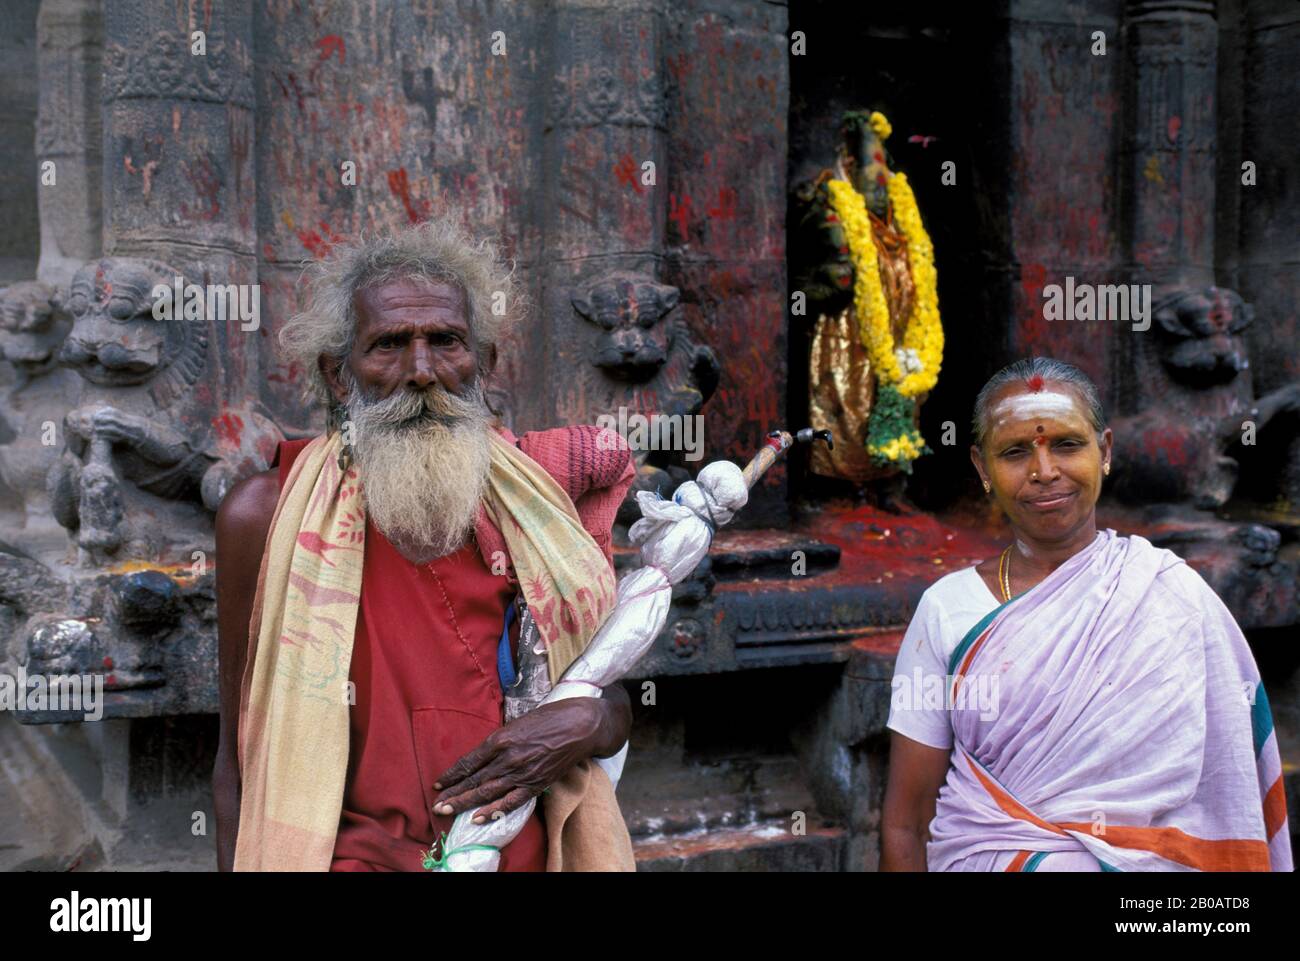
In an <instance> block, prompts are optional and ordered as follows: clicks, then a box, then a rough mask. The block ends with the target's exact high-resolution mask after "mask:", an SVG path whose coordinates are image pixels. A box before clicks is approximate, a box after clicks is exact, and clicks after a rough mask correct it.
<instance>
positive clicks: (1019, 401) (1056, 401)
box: [993, 390, 1078, 427]
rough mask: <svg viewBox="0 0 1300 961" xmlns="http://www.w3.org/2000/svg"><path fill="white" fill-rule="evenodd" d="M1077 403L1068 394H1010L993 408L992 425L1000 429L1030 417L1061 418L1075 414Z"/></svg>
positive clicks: (1045, 392) (1052, 392) (1045, 391)
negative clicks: (1006, 424) (1011, 421)
mask: <svg viewBox="0 0 1300 961" xmlns="http://www.w3.org/2000/svg"><path fill="white" fill-rule="evenodd" d="M1077 407H1078V403H1077V401H1076V400H1075V398H1074V397H1072V396H1071V395H1069V394H1063V393H1058V392H1056V391H1049V390H1040V391H1038V392H1036V393H1032V394H1012V395H1011V396H1010V397H1004V398H1003V399H1002V400H1000V401H998V403H997V405H996V406H994V408H993V417H994V423H995V424H996V426H998V427H1001V426H1002V425H1003V424H1005V423H1006V422H1007V421H1008V420H1013V419H1026V418H1030V417H1043V418H1048V417H1062V416H1066V415H1069V414H1073V413H1075V412H1076V410H1077Z"/></svg>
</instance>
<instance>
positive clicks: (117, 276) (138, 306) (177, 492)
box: [50, 258, 281, 559]
mask: <svg viewBox="0 0 1300 961" xmlns="http://www.w3.org/2000/svg"><path fill="white" fill-rule="evenodd" d="M178 276H180V271H178V270H176V269H175V268H173V267H170V266H168V265H166V264H164V263H161V262H159V261H155V260H130V259H123V258H104V259H102V260H98V261H93V262H91V263H89V264H87V265H85V266H84V267H82V269H81V270H79V271H78V272H77V275H76V276H75V277H74V278H73V281H72V286H71V291H70V295H69V299H68V309H69V311H70V312H71V314H72V318H73V327H72V331H71V332H70V333H69V335H68V338H67V340H66V341H65V343H64V345H63V349H62V352H61V359H62V360H63V362H64V363H65V364H67V365H68V366H70V367H72V369H74V370H75V371H76V372H77V373H78V374H80V375H81V377H82V378H83V379H84V380H85V381H86V382H87V384H88V387H87V389H86V391H85V393H84V394H83V399H82V403H81V404H80V406H78V407H77V408H76V409H74V410H73V411H71V412H70V413H69V414H68V415H67V418H66V421H65V426H66V430H67V447H66V450H65V451H64V453H63V456H62V457H61V459H60V461H59V463H58V464H57V466H56V467H55V469H54V470H53V471H52V472H51V475H50V491H51V496H52V502H53V503H52V506H53V509H54V512H55V516H56V517H57V519H58V521H59V523H60V524H62V525H63V526H64V527H66V528H67V529H68V530H69V531H75V532H76V539H77V543H78V544H79V545H80V546H81V547H82V548H83V549H85V550H86V551H88V552H90V553H91V554H92V555H94V556H103V555H115V554H119V552H120V551H121V550H122V548H123V545H125V544H128V543H129V542H130V543H133V544H134V546H132V547H130V548H129V550H128V553H130V554H132V555H136V556H147V557H151V558H153V559H159V552H160V551H164V550H165V546H166V545H167V544H169V543H183V542H184V541H185V538H184V534H185V533H186V530H188V531H189V532H191V534H192V533H193V532H196V531H198V530H199V529H201V528H202V527H203V526H205V524H206V521H204V520H202V518H201V511H200V510H199V509H198V505H199V503H201V504H202V506H203V507H206V508H207V510H209V511H213V510H215V509H216V507H217V505H218V504H219V503H220V502H221V499H222V497H224V496H225V494H226V492H227V491H228V490H229V489H230V488H231V487H232V486H233V485H234V483H235V482H237V481H238V480H240V479H241V478H242V477H245V476H248V475H249V474H251V473H254V472H256V471H257V470H259V469H264V468H265V465H266V463H267V462H268V461H269V459H270V456H271V453H272V452H273V450H274V445H275V444H276V443H277V442H278V440H279V438H280V436H281V435H280V432H279V430H278V429H277V428H276V427H275V425H274V424H273V423H272V422H271V421H270V419H269V418H268V417H266V416H264V415H263V414H262V413H261V412H260V411H259V410H257V409H253V408H240V409H239V410H237V411H236V410H224V411H221V412H218V411H217V410H215V409H214V406H215V405H214V404H213V401H212V399H211V397H210V395H209V394H208V393H207V392H202V394H201V395H199V392H196V391H195V390H194V388H195V386H196V384H198V383H199V379H200V375H201V374H202V373H203V371H204V367H205V365H206V364H207V362H208V359H207V351H208V328H207V321H205V320H203V319H200V318H193V317H191V318H189V319H186V318H185V317H181V316H175V317H171V318H166V319H161V320H160V319H155V317H154V312H153V308H154V298H153V294H152V292H153V290H154V287H155V286H157V285H162V286H165V287H169V288H170V287H172V285H173V283H174V280H175V278H176V277H178ZM178 313H180V312H179V311H178ZM214 415H216V416H214ZM133 513H138V515H139V520H141V521H143V523H133V522H132V521H131V517H130V515H131V514H133ZM177 523H179V524H180V525H181V528H182V530H180V531H179V532H178V531H177V530H176V529H175V528H174V526H173V525H174V524H177ZM178 533H179V534H180V535H181V536H180V537H175V536H174V535H176V534H178ZM190 539H191V540H192V539H193V537H192V536H191V538H190Z"/></svg>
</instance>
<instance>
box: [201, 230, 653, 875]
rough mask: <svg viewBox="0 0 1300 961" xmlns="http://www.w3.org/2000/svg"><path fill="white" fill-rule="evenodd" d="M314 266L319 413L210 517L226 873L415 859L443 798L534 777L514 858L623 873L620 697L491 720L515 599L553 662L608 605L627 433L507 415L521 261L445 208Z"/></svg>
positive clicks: (511, 651) (468, 805)
mask: <svg viewBox="0 0 1300 961" xmlns="http://www.w3.org/2000/svg"><path fill="white" fill-rule="evenodd" d="M316 270H317V273H316V277H315V279H314V282H313V285H312V291H311V293H312V296H311V298H310V301H309V304H308V306H307V309H306V310H305V311H304V312H303V313H301V314H299V315H297V316H295V317H294V318H292V319H291V320H290V321H289V322H288V323H287V324H286V325H285V327H284V328H283V329H282V331H281V334H280V341H281V346H282V347H283V348H284V350H285V353H286V354H287V355H288V356H289V358H290V359H291V360H293V361H296V362H297V363H298V364H299V366H300V367H301V368H302V369H303V370H304V371H305V372H306V377H307V379H308V382H309V386H310V387H311V389H312V390H313V392H314V394H315V395H316V396H317V397H318V398H319V399H320V400H322V401H324V402H325V403H326V405H327V407H328V410H329V420H328V423H329V429H328V430H327V431H326V433H325V434H324V435H322V436H320V437H317V438H314V439H312V440H310V441H289V442H285V443H283V444H281V445H280V449H279V452H278V454H277V463H276V464H275V465H274V466H273V469H271V470H269V471H267V472H265V473H263V474H259V475H257V476H254V477H251V478H249V479H248V480H245V481H244V482H242V483H241V484H239V485H238V486H237V487H235V488H234V489H233V490H231V492H230V494H229V495H228V496H227V497H226V499H225V501H224V502H223V503H222V505H221V509H220V511H219V512H218V514H217V522H216V540H217V610H218V621H219V625H218V626H219V634H220V648H221V656H220V689H221V742H220V747H219V750H218V757H217V763H216V768H215V770H214V775H213V785H214V792H215V802H216V815H217V846H218V863H219V866H220V867H221V869H223V870H229V869H231V868H232V867H233V868H234V869H235V870H363V871H364V870H375V871H382V870H401V871H410V870H420V869H421V865H422V857H423V855H424V853H425V852H426V851H428V850H430V849H431V848H434V847H436V846H437V843H438V838H439V837H440V835H442V833H444V832H446V831H448V830H450V827H451V823H452V820H453V816H454V814H456V813H459V812H461V811H465V810H469V809H472V808H474V807H482V811H481V812H480V816H482V817H487V818H491V817H499V816H501V814H502V813H504V812H506V811H509V810H512V809H514V808H516V807H518V806H519V805H521V804H523V803H525V802H526V801H527V800H528V799H529V798H531V797H534V796H537V795H539V794H542V793H543V792H546V795H547V796H546V797H544V798H543V803H542V804H539V805H538V813H537V814H534V815H533V817H532V818H531V819H530V821H529V823H528V825H527V827H526V828H525V829H524V831H523V832H522V833H521V834H520V835H519V837H518V838H517V839H516V840H515V841H513V842H512V843H510V844H509V845H507V846H506V847H505V849H504V850H503V851H502V858H501V870H544V869H548V868H549V869H551V870H556V869H559V868H560V866H561V865H563V867H564V868H566V869H567V868H584V867H585V868H597V869H599V868H609V869H628V868H630V867H631V844H630V841H629V840H628V838H627V832H626V828H625V827H624V826H623V823H622V820H621V817H619V815H618V809H617V804H616V803H615V802H614V801H613V792H612V788H611V786H610V783H609V780H608V778H607V777H606V776H605V775H604V773H603V772H602V771H600V769H599V768H598V767H597V766H596V765H594V764H593V763H591V761H590V759H591V758H593V757H609V756H611V755H614V754H616V753H617V752H618V751H619V750H620V748H621V747H622V746H623V745H624V744H625V742H626V740H627V736H628V729H629V726H630V719H631V708H630V704H629V703H628V698H627V695H626V693H625V692H624V691H623V689H622V688H621V687H618V686H614V687H611V688H609V689H606V690H605V691H604V692H603V694H604V696H603V697H600V696H593V697H589V698H574V699H570V700H565V701H562V702H559V703H556V704H552V705H544V706H542V707H539V708H537V709H535V710H534V711H532V712H531V713H528V714H525V715H524V716H523V717H521V718H518V719H516V720H514V721H512V722H510V723H509V724H505V725H503V724H502V720H503V711H502V704H503V693H502V691H503V682H504V683H508V682H507V681H505V679H506V678H508V677H509V675H510V672H511V670H512V666H511V665H512V661H513V658H514V656H515V652H516V644H517V637H518V621H519V618H518V617H515V616H514V615H515V610H514V609H513V608H514V607H515V605H516V603H517V602H519V601H522V602H523V604H524V605H525V606H526V609H527V610H528V611H529V613H530V616H531V617H532V618H533V619H534V621H535V623H536V625H537V628H538V634H539V636H540V639H541V643H543V644H544V645H545V648H546V653H547V660H548V665H549V668H550V670H551V673H552V677H553V678H555V677H558V676H559V673H561V672H562V671H563V669H564V667H565V666H567V664H568V662H569V661H571V660H572V659H573V658H574V657H576V656H577V654H578V653H580V652H581V650H582V647H583V645H584V644H585V643H586V641H588V640H589V639H590V637H591V635H592V634H593V633H594V632H595V630H596V628H597V627H599V625H600V623H601V622H602V621H603V619H604V617H605V616H606V615H607V614H608V612H609V609H610V607H611V606H612V603H613V597H614V593H613V587H614V578H613V573H612V565H611V563H610V526H611V524H612V521H613V518H614V514H615V512H616V510H617V507H618V504H619V502H620V501H621V500H622V498H623V495H624V493H625V492H626V491H627V488H628V486H629V485H630V483H631V481H632V477H633V467H632V464H631V460H630V456H629V453H628V450H627V447H626V445H625V444H623V443H622V441H621V439H619V438H618V437H617V435H613V434H609V435H608V436H601V431H599V430H598V429H597V428H595V427H590V426H580V427H571V428H560V429H556V430H548V431H541V432H538V433H532V434H524V435H523V436H522V437H521V438H518V439H516V438H515V437H514V436H513V435H512V434H511V433H510V432H509V431H507V430H505V429H504V428H503V427H501V426H500V425H498V424H497V423H496V421H495V419H494V418H493V416H492V414H491V412H490V411H489V409H488V406H487V403H486V401H485V396H484V383H483V381H484V377H485V375H486V374H488V373H489V372H490V371H491V370H492V367H493V365H494V364H495V362H496V345H497V341H498V339H499V337H500V335H501V332H502V327H503V324H504V319H503V318H502V317H501V316H498V312H494V310H493V306H495V305H496V304H499V303H500V302H501V298H502V297H504V298H506V300H507V302H510V303H513V302H514V299H513V290H512V287H511V277H510V275H509V274H508V273H506V272H505V271H504V270H503V269H502V268H501V266H500V264H499V262H498V260H497V258H496V256H495V252H494V251H493V249H492V248H491V247H490V246H488V245H486V244H475V243H473V242H472V241H470V240H469V239H468V237H467V236H466V235H465V234H464V233H462V232H461V231H460V230H459V229H458V228H457V227H455V226H454V225H452V224H451V223H449V222H429V223H426V224H422V225H420V226H418V227H414V228H409V229H407V230H405V231H403V232H401V233H398V234H394V235H391V236H386V237H378V238H374V239H370V240H363V241H360V242H358V243H356V244H354V245H351V246H347V247H341V248H336V251H335V253H334V255H333V256H331V258H330V259H329V260H328V261H325V262H323V263H322V264H319V265H317V267H316ZM592 693H593V695H598V694H600V693H601V692H600V691H598V690H596V689H593V692H592ZM548 788H553V790H548ZM557 795H558V796H559V797H560V798H562V800H556V797H557ZM575 833H576V834H578V835H580V838H579V839H578V840H576V841H575V839H574V837H573V835H574V834H575ZM441 853H442V855H443V856H445V855H446V853H447V852H446V851H443V852H441Z"/></svg>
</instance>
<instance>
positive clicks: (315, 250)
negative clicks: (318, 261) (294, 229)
mask: <svg viewBox="0 0 1300 961" xmlns="http://www.w3.org/2000/svg"><path fill="white" fill-rule="evenodd" d="M298 239H299V240H301V241H302V245H303V246H304V247H306V248H307V249H308V250H309V251H311V255H312V256H313V257H316V258H321V257H324V256H325V255H326V254H327V253H329V249H330V245H329V244H328V243H326V242H325V241H324V240H322V239H321V236H320V234H318V233H316V231H314V230H300V231H298Z"/></svg>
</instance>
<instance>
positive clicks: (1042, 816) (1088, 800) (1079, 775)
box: [927, 530, 1291, 871]
mask: <svg viewBox="0 0 1300 961" xmlns="http://www.w3.org/2000/svg"><path fill="white" fill-rule="evenodd" d="M948 673H949V676H950V677H951V678H952V680H951V684H952V685H954V690H956V689H957V688H959V687H960V685H962V684H969V683H971V682H972V680H973V679H975V678H976V677H977V675H979V674H981V673H989V674H996V675H997V690H998V691H999V692H1000V695H1001V696H1000V698H999V704H998V706H997V710H996V711H993V712H987V711H986V712H984V714H985V716H984V717H983V718H982V717H981V712H979V711H976V710H954V711H953V712H952V723H953V738H954V744H953V753H952V766H951V767H950V769H949V772H948V778H947V782H946V783H945V784H944V786H943V788H942V789H941V791H940V793H939V799H938V803H937V807H936V811H935V818H934V820H933V821H932V822H931V825H930V835H931V840H930V843H929V845H928V846H927V857H928V861H929V868H930V870H931V871H944V870H971V869H981V868H982V869H987V868H988V866H989V865H990V863H992V860H996V861H997V863H998V864H999V865H1001V864H1005V865H1006V867H1005V870H1008V871H1018V870H1035V869H1036V867H1037V865H1038V863H1039V862H1041V861H1042V859H1043V858H1044V857H1045V856H1047V855H1051V854H1053V853H1058V852H1060V853H1063V854H1064V855H1065V856H1064V857H1062V858H1060V859H1058V860H1061V861H1063V862H1065V863H1072V864H1078V863H1079V862H1080V861H1081V860H1082V861H1084V862H1085V863H1087V864H1089V865H1095V867H1094V869H1095V868H1096V867H1099V868H1100V869H1101V870H1117V871H1188V870H1206V871H1210V870H1218V871H1223V870H1227V871H1234V870H1243V871H1246V870H1248V871H1267V870H1274V871H1289V870H1291V845H1290V839H1289V836H1288V831H1287V819H1286V798H1285V795H1284V793H1283V788H1282V765H1281V760H1280V757H1279V754H1278V744H1277V737H1276V734H1275V733H1274V731H1273V722H1272V715H1271V713H1270V711H1269V707H1268V701H1267V698H1266V697H1265V695H1264V687H1263V685H1262V684H1261V683H1260V677H1259V671H1258V669H1257V668H1256V666H1255V660H1254V658H1253V656H1252V655H1251V652H1250V648H1249V647H1248V646H1247V644H1246V640H1245V638H1244V637H1243V636H1242V633H1241V630H1240V629H1239V628H1238V627H1237V624H1236V622H1235V621H1234V620H1233V618H1232V615H1231V614H1230V613H1229V612H1228V610H1227V608H1225V607H1224V606H1223V604H1222V602H1221V601H1220V600H1219V599H1218V597H1217V596H1216V595H1215V594H1214V592H1213V591H1212V590H1211V589H1210V588H1209V586H1208V585H1207V584H1206V583H1205V582H1204V581H1203V580H1202V579H1201V578H1200V576H1199V575H1198V574H1196V573H1195V572H1194V571H1193V570H1191V568H1189V567H1188V566H1187V565H1186V563H1184V562H1183V561H1182V559H1181V558H1179V557H1178V556H1177V555H1175V554H1173V553H1172V552H1170V551H1167V550H1163V549H1159V548H1156V547H1153V546H1152V545H1151V544H1150V542H1148V541H1146V540H1144V539H1143V538H1141V537H1136V536H1130V537H1120V536H1118V535H1116V533H1115V532H1114V531H1113V530H1107V531H1103V532H1101V533H1099V534H1098V535H1097V539H1096V540H1095V541H1094V542H1093V543H1092V544H1091V545H1089V546H1088V547H1086V548H1084V549H1083V550H1082V551H1080V552H1079V553H1078V554H1076V555H1075V556H1073V557H1071V558H1070V559H1069V560H1067V561H1066V562H1065V563H1064V564H1062V565H1061V566H1060V567H1059V568H1057V569H1056V570H1055V571H1053V572H1052V574H1050V575H1049V576H1048V577H1047V578H1046V579H1044V580H1043V581H1042V582H1040V583H1039V584H1037V585H1035V586H1034V587H1033V588H1031V589H1030V590H1028V591H1026V592H1025V593H1023V594H1021V595H1019V596H1018V597H1015V598H1012V599H1011V600H1010V601H1008V602H1007V603H1005V604H1003V605H1001V606H1000V607H998V608H996V609H995V610H993V611H991V612H990V613H989V614H988V615H987V616H986V617H985V618H984V619H983V620H982V621H980V623H978V624H976V625H975V626H974V627H973V628H972V629H971V630H970V631H969V632H968V633H967V635H966V636H965V637H964V638H963V640H962V642H961V643H960V644H959V645H958V646H957V648H956V650H955V651H954V652H953V655H952V660H951V662H950V664H949V669H948ZM989 714H992V715H994V716H991V717H990V716H988V715H989Z"/></svg>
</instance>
